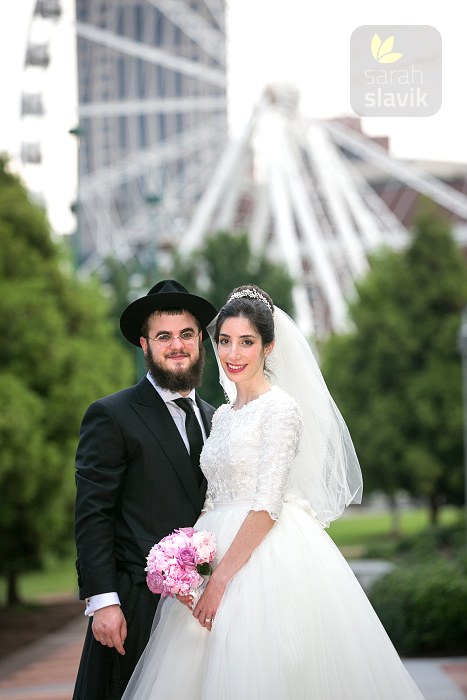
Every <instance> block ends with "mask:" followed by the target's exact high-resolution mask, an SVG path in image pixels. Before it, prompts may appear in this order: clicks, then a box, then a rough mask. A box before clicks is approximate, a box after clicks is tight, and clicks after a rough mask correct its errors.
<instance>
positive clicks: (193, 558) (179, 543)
mask: <svg viewBox="0 0 467 700" xmlns="http://www.w3.org/2000/svg"><path fill="white" fill-rule="evenodd" d="M215 553H216V543H215V537H214V535H213V534H212V533H211V532H207V531H206V530H194V529H193V528H192V527H181V528H180V529H178V530H175V532H173V533H172V534H171V535H167V537H163V538H162V539H161V541H160V542H158V543H157V544H155V545H154V546H153V547H152V549H151V551H150V552H149V554H148V557H147V563H148V565H147V567H146V569H145V570H146V571H147V576H146V582H147V584H148V588H149V590H150V591H152V593H158V594H160V596H161V597H162V598H165V597H166V596H170V597H171V598H173V597H174V596H176V595H178V594H180V595H191V594H194V592H195V591H196V589H200V587H201V586H202V584H203V583H204V578H203V576H209V575H210V574H211V573H212V568H211V562H212V561H213V559H214V555H215Z"/></svg>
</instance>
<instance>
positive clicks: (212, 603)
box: [193, 574, 225, 630]
mask: <svg viewBox="0 0 467 700" xmlns="http://www.w3.org/2000/svg"><path fill="white" fill-rule="evenodd" d="M224 591H225V585H224V584H223V583H222V582H221V581H219V580H218V579H217V578H216V576H215V574H213V575H212V576H211V577H210V579H209V582H208V585H207V586H206V589H205V591H204V593H203V595H202V596H201V598H200V599H199V601H198V603H197V604H196V606H195V609H194V610H193V617H196V618H197V620H198V622H199V624H200V625H202V626H203V627H206V629H208V630H210V629H212V625H213V623H214V618H215V616H216V613H217V610H218V608H219V605H220V602H221V600H222V596H223V595H224Z"/></svg>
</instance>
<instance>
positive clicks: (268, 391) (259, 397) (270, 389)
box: [230, 386, 277, 413]
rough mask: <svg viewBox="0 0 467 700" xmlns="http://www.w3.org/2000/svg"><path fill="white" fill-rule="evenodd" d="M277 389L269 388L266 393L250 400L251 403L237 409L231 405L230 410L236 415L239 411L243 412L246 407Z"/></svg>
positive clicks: (248, 402)
mask: <svg viewBox="0 0 467 700" xmlns="http://www.w3.org/2000/svg"><path fill="white" fill-rule="evenodd" d="M276 388H277V387H275V386H271V387H270V388H269V389H268V390H267V391H264V392H263V393H262V394H260V395H259V396H257V397H256V398H255V399H251V401H247V402H246V403H244V404H243V406H239V408H234V405H233V404H231V406H230V410H231V411H235V413H238V412H239V411H243V409H244V408H247V407H248V406H251V405H252V404H255V403H256V402H257V401H259V400H260V399H262V398H263V396H267V395H268V394H269V393H270V392H271V391H272V390H273V389H276Z"/></svg>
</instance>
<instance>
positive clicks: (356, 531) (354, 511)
mask: <svg viewBox="0 0 467 700" xmlns="http://www.w3.org/2000/svg"><path fill="white" fill-rule="evenodd" d="M358 508H359V506H354V507H352V508H351V509H350V511H348V512H347V513H346V514H344V515H343V516H342V517H341V518H339V520H336V521H335V522H334V523H331V525H330V527H329V529H328V533H329V535H330V536H331V537H332V539H333V540H334V542H335V543H336V544H337V546H338V547H339V548H340V549H341V550H342V552H343V554H344V555H345V556H348V557H358V556H361V555H362V554H363V552H364V550H365V548H366V547H367V546H368V545H372V544H375V543H377V542H381V541H385V540H387V539H391V538H392V537H393V535H392V516H391V514H390V513H388V512H381V513H375V512H370V511H365V512H363V513H362V514H361V515H360V514H359V513H358ZM458 518H459V510H457V509H456V508H444V509H442V510H441V512H440V518H439V520H440V524H441V525H449V524H451V523H454V522H456V521H457V520H458ZM429 524H430V521H429V512H428V510H426V509H424V508H419V509H416V510H406V511H402V512H401V514H400V528H401V535H403V536H405V535H413V534H415V533H417V532H421V531H422V530H424V529H425V528H427V527H428V526H429Z"/></svg>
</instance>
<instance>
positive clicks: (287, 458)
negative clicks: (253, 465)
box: [252, 394, 303, 520]
mask: <svg viewBox="0 0 467 700" xmlns="http://www.w3.org/2000/svg"><path fill="white" fill-rule="evenodd" d="M265 408H266V410H265V413H264V417H263V421H262V426H261V433H262V446H261V448H262V449H261V459H260V466H259V469H258V475H257V483H256V495H255V500H254V503H253V506H252V510H257V511H258V510H266V511H267V512H268V513H269V514H270V516H271V518H273V519H274V520H277V518H278V517H279V515H280V513H281V510H282V505H283V502H284V496H285V490H286V484H287V477H288V474H289V471H290V468H291V466H292V463H293V460H294V458H295V455H296V453H297V449H298V443H299V439H300V435H301V431H302V425H303V421H302V415H301V412H300V409H299V407H298V406H297V404H296V403H295V401H294V400H293V399H292V398H291V397H290V396H288V395H287V394H283V395H282V396H281V399H280V401H277V400H275V401H274V402H272V403H271V404H269V405H267V406H266V407H265Z"/></svg>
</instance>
